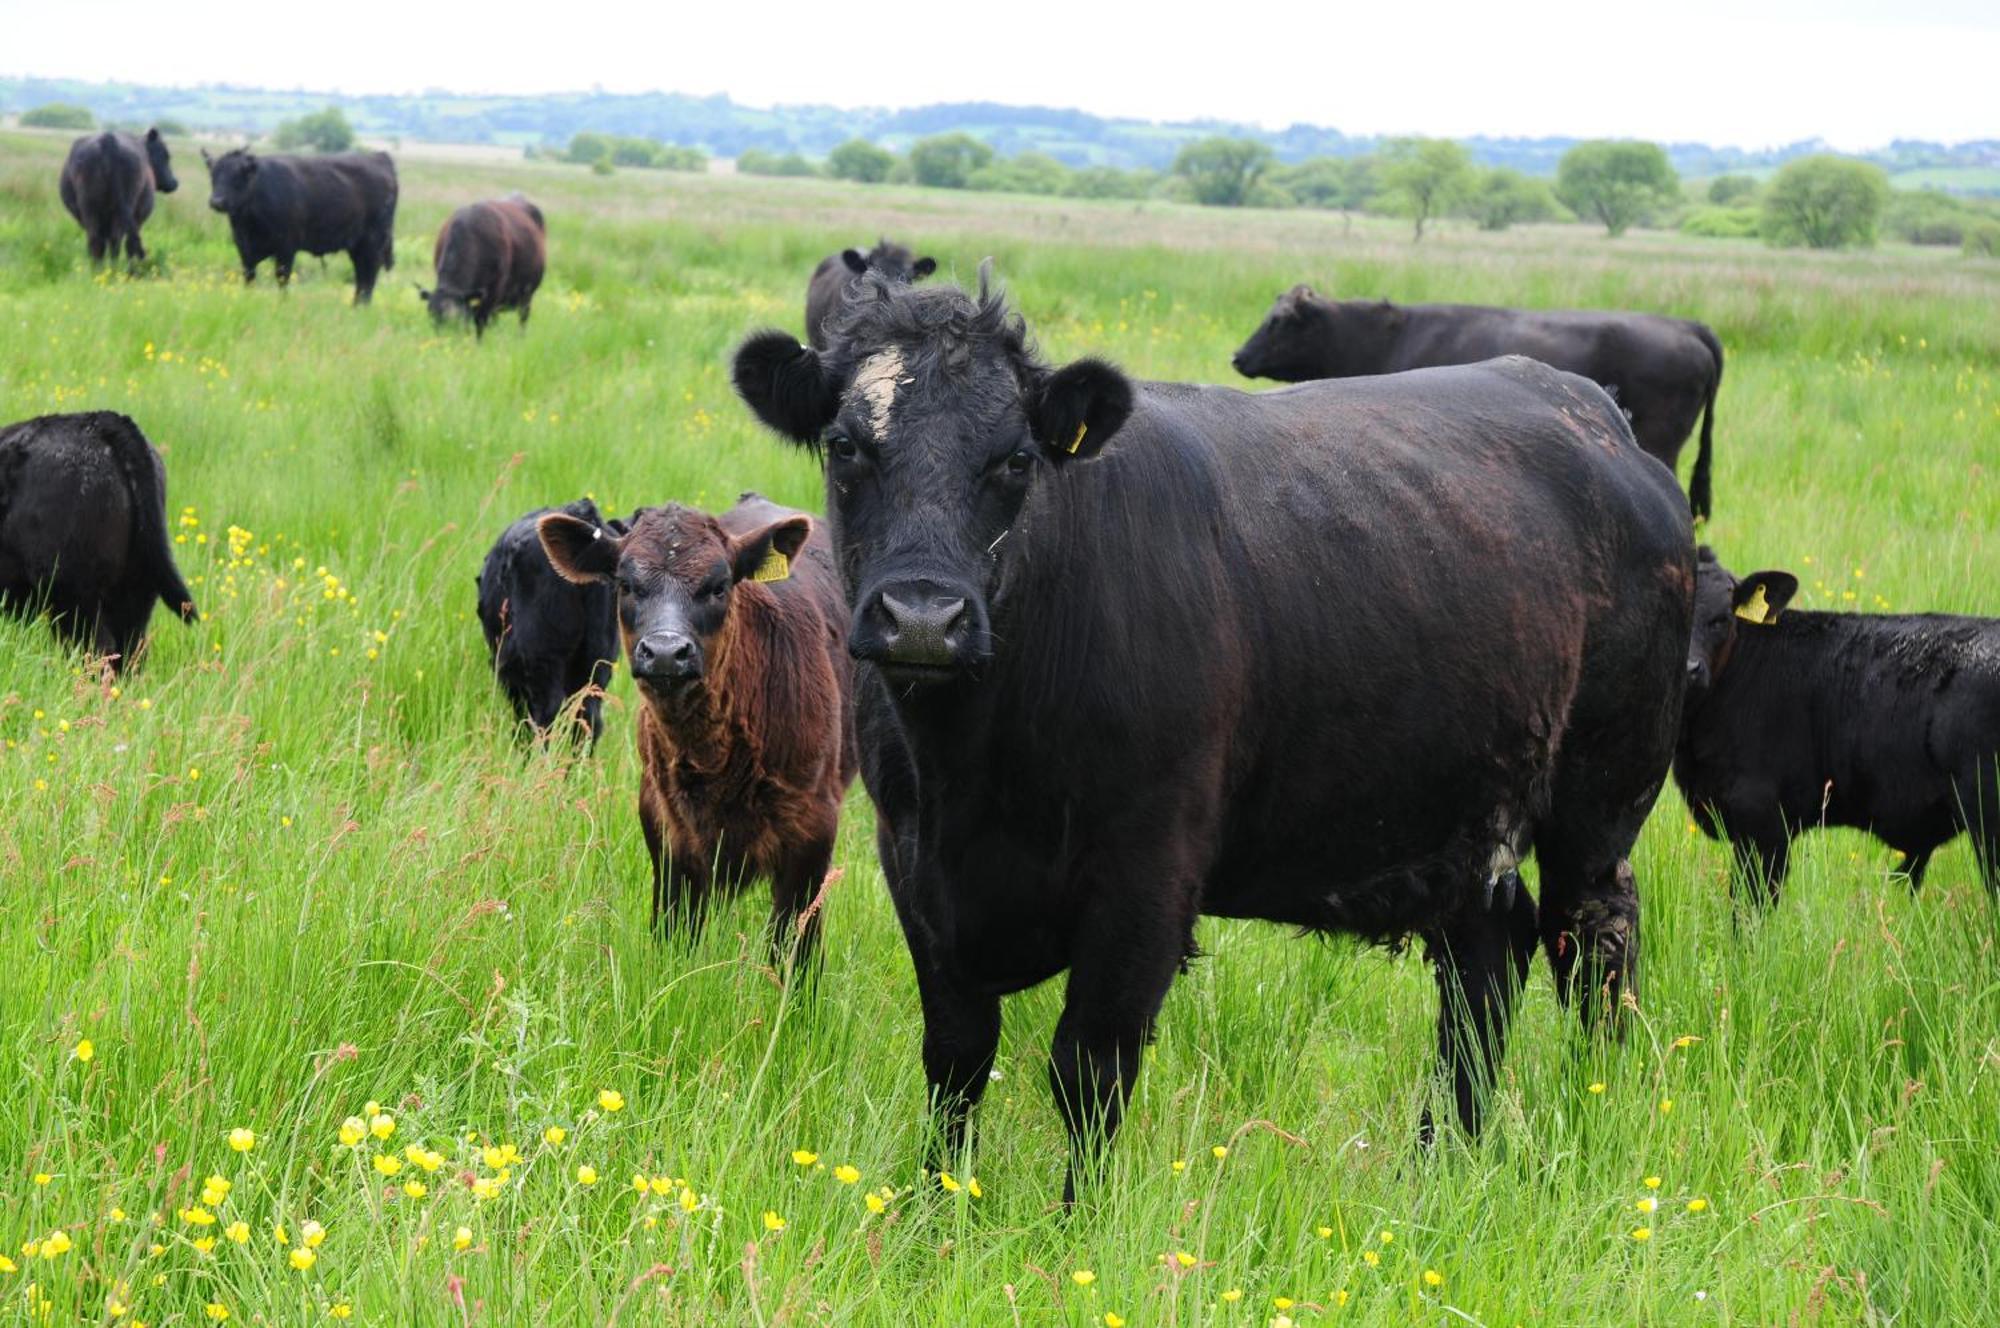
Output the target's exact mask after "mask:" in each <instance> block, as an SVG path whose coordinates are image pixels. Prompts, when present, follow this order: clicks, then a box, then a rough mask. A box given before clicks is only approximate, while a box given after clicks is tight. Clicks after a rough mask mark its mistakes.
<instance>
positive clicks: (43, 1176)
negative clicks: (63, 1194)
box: [35, 1171, 55, 1185]
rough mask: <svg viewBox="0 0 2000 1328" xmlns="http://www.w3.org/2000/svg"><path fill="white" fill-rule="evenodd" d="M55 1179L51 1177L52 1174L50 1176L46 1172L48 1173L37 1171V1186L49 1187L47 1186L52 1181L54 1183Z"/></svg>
mask: <svg viewBox="0 0 2000 1328" xmlns="http://www.w3.org/2000/svg"><path fill="white" fill-rule="evenodd" d="M54 1179H55V1177H54V1176H51V1175H50V1174H49V1173H48V1172H46V1171H37V1172H36V1173H35V1184H37V1185H47V1184H49V1183H50V1182H51V1181H53V1180H54Z"/></svg>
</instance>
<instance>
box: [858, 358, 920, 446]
mask: <svg viewBox="0 0 2000 1328" xmlns="http://www.w3.org/2000/svg"><path fill="white" fill-rule="evenodd" d="M910 381H911V380H910V379H908V378H905V377H904V376H903V352H901V351H899V350H885V351H880V352H878V353H877V354H874V355H871V356H869V357H868V358H867V359H866V360H864V361H862V363H861V367H860V368H859V369H857V370H855V372H854V385H853V388H852V390H853V391H854V392H855V393H856V394H857V395H858V396H860V398H861V399H862V400H863V401H864V402H866V403H867V404H868V428H869V430H870V431H871V432H872V433H873V434H874V435H875V437H876V439H877V440H878V441H879V440H880V439H881V438H882V436H883V435H884V434H885V433H887V432H888V429H889V410H890V408H891V407H893V406H894V405H895V404H896V389H897V388H898V387H900V386H902V385H904V384H906V383H908V382H910Z"/></svg>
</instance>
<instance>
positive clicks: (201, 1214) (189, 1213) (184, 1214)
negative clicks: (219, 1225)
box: [180, 1208, 215, 1227]
mask: <svg viewBox="0 0 2000 1328" xmlns="http://www.w3.org/2000/svg"><path fill="white" fill-rule="evenodd" d="M180 1217H181V1221H183V1222H185V1223H187V1224H188V1225H189V1226H193V1227H212V1226H214V1225H215V1214H214V1213H211V1212H209V1211H208V1210H207V1209H206V1208H183V1209H181V1212H180Z"/></svg>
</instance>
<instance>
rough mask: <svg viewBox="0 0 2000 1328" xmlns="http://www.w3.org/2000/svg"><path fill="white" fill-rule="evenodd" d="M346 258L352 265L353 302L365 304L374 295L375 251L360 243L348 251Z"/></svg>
mask: <svg viewBox="0 0 2000 1328" xmlns="http://www.w3.org/2000/svg"><path fill="white" fill-rule="evenodd" d="M347 257H348V258H349V259H350V260H351V261H352V262H353V264H354V302H355V303H356V304H366V303H368V301H369V300H370V299H371V298H372V297H373V296H374V294H375V275H376V272H377V266H376V262H377V254H376V251H375V250H374V248H373V247H372V246H370V245H368V244H366V243H362V244H358V245H356V246H355V247H354V248H352V249H350V250H348V253H347Z"/></svg>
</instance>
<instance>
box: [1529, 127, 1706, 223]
mask: <svg viewBox="0 0 2000 1328" xmlns="http://www.w3.org/2000/svg"><path fill="white" fill-rule="evenodd" d="M1680 194H1681V181H1680V177H1679V176H1678V175H1676V174H1674V168H1673V164H1672V163H1670V162H1669V161H1668V160H1667V154H1666V152H1665V151H1663V150H1662V149H1661V147H1660V145H1659V144H1658V143H1639V142H1624V141H1615V140H1612V139H1597V140H1595V141H1593V142H1589V143H1579V144H1577V145H1576V146H1575V147H1573V148H1571V149H1570V150H1569V151H1568V152H1565V153H1563V156H1562V160H1561V161H1560V162H1558V163H1557V164H1556V197H1557V198H1560V199H1561V200H1562V201H1563V202H1564V203H1565V204H1566V205H1568V207H1569V209H1570V210H1571V211H1573V212H1575V213H1576V214H1577V215H1578V216H1580V217H1595V218H1597V220H1599V221H1601V222H1603V223H1604V229H1605V232H1606V234H1609V235H1623V234H1624V233H1625V232H1626V231H1627V230H1629V229H1631V227H1632V224H1633V223H1634V222H1637V221H1640V220H1643V219H1644V218H1645V217H1647V216H1648V215H1650V214H1651V213H1652V212H1654V211H1655V210H1657V209H1659V208H1663V207H1668V206H1670V205H1672V204H1674V203H1676V202H1678V201H1679V200H1680Z"/></svg>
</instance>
